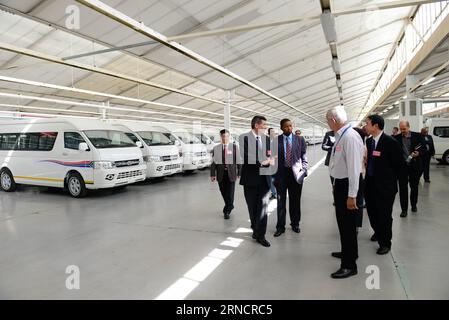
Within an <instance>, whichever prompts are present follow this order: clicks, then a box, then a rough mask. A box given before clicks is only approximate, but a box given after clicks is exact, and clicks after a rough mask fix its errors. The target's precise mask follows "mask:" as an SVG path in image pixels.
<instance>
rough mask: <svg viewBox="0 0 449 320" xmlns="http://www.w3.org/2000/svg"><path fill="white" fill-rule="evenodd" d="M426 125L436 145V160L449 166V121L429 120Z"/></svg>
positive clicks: (441, 119) (440, 119)
mask: <svg viewBox="0 0 449 320" xmlns="http://www.w3.org/2000/svg"><path fill="white" fill-rule="evenodd" d="M426 125H427V127H428V128H429V134H430V135H431V136H432V138H433V143H434V145H435V159H436V160H437V161H438V162H443V163H445V164H449V119H445V118H432V119H428V120H427V122H426Z"/></svg>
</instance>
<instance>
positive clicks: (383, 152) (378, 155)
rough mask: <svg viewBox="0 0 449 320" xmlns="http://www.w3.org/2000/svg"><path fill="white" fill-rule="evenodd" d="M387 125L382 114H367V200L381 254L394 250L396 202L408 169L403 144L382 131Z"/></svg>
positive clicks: (367, 207) (378, 252) (378, 251)
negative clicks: (392, 248) (393, 213)
mask: <svg viewBox="0 0 449 320" xmlns="http://www.w3.org/2000/svg"><path fill="white" fill-rule="evenodd" d="M384 126H385V122H384V119H383V118H382V117H381V116H379V115H370V116H368V117H367V123H366V130H367V132H368V133H369V134H371V137H370V138H368V139H367V140H366V147H367V168H366V176H365V201H366V210H367V211H368V217H369V220H370V224H371V227H372V228H373V230H374V232H375V235H376V238H377V241H378V243H379V249H378V250H377V254H380V255H382V254H387V253H388V252H389V251H390V249H391V239H392V225H393V217H392V212H393V204H394V199H395V198H396V193H397V192H398V180H399V177H400V175H401V173H402V172H403V171H404V169H405V162H404V159H403V157H402V154H401V147H400V146H399V143H398V142H397V141H396V139H395V138H393V137H391V136H390V135H387V134H385V133H384V132H383V129H384Z"/></svg>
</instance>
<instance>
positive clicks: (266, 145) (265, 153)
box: [239, 131, 271, 188]
mask: <svg viewBox="0 0 449 320" xmlns="http://www.w3.org/2000/svg"><path fill="white" fill-rule="evenodd" d="M261 140H262V141H261V144H262V145H261V146H260V148H259V151H258V156H259V157H258V159H256V138H255V137H254V134H253V133H252V131H250V132H248V133H245V134H242V135H240V138H239V146H240V157H241V161H242V169H241V175H240V184H241V185H243V186H251V187H256V186H263V187H266V188H270V185H271V173H270V168H269V166H262V164H261V163H262V162H263V161H265V160H267V159H268V158H270V157H271V143H270V137H268V136H267V135H262V136H261Z"/></svg>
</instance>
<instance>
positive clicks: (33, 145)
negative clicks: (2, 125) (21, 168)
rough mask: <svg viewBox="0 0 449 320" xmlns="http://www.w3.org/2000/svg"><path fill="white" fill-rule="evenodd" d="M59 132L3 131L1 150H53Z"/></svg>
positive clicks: (0, 139) (0, 137)
mask: <svg viewBox="0 0 449 320" xmlns="http://www.w3.org/2000/svg"><path fill="white" fill-rule="evenodd" d="M57 136H58V133H57V132H27V133H3V134H2V135H1V136H0V141H1V143H0V149H1V150H19V151H51V150H53V146H54V145H55V141H56V138H57Z"/></svg>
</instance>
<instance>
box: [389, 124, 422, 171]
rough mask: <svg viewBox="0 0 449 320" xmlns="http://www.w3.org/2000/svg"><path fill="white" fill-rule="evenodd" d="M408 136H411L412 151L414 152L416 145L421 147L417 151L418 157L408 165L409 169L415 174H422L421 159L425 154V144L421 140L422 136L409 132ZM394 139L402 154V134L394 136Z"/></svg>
mask: <svg viewBox="0 0 449 320" xmlns="http://www.w3.org/2000/svg"><path fill="white" fill-rule="evenodd" d="M410 134H411V139H410V142H411V150H412V151H414V150H416V147H417V146H418V145H421V148H419V149H418V150H417V151H418V152H419V156H418V157H416V158H413V159H412V161H411V163H410V167H411V168H412V169H413V170H414V171H416V172H422V170H423V162H422V157H423V155H424V154H425V152H426V150H425V149H426V143H425V141H424V139H423V136H422V135H421V134H420V133H418V132H413V131H410ZM394 138H395V139H396V140H397V141H398V142H399V145H400V146H401V152H402V148H403V142H402V134H398V135H395V136H394ZM401 154H402V153H401Z"/></svg>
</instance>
